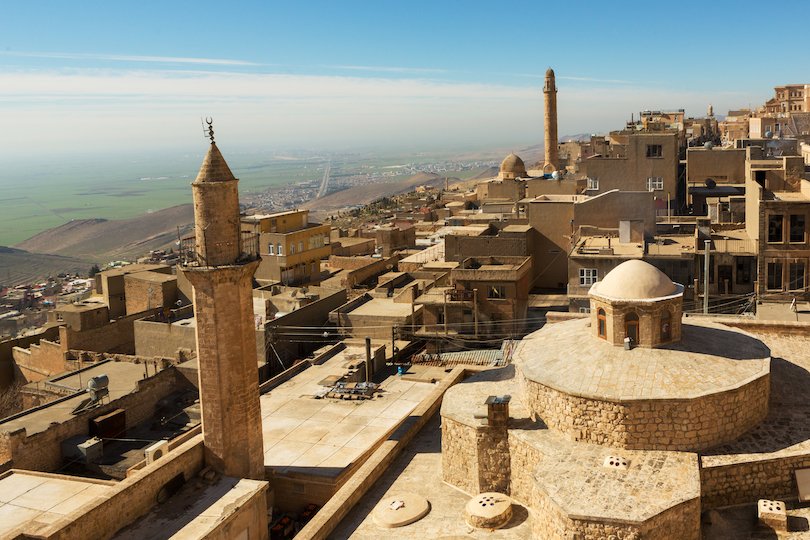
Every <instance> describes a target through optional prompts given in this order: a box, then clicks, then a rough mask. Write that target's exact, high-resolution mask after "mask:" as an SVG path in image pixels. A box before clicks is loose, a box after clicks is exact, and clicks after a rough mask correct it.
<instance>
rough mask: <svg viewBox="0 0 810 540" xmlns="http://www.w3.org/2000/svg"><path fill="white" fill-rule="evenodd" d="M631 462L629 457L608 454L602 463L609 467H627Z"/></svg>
mask: <svg viewBox="0 0 810 540" xmlns="http://www.w3.org/2000/svg"><path fill="white" fill-rule="evenodd" d="M628 464H629V462H628V461H627V458H624V457H622V456H607V457H605V461H604V462H603V463H602V466H604V467H607V468H609V469H626V468H627V466H628Z"/></svg>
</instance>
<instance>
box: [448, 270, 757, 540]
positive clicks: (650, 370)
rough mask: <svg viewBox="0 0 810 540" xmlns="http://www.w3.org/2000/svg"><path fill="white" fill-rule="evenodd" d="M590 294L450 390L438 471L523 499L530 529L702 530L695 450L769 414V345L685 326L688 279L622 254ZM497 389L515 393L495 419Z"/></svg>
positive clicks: (650, 534) (630, 534)
mask: <svg viewBox="0 0 810 540" xmlns="http://www.w3.org/2000/svg"><path fill="white" fill-rule="evenodd" d="M590 297H591V315H590V317H588V318H582V319H575V320H571V321H566V322H561V323H556V324H552V325H548V326H546V327H544V328H542V329H541V330H538V331H537V332H534V333H532V334H530V335H528V336H526V337H525V338H524V339H523V340H522V342H521V343H520V345H519V346H518V348H517V350H516V352H515V355H514V362H515V363H514V365H512V366H508V367H507V368H503V369H501V370H493V371H488V372H483V373H480V374H477V375H474V376H472V377H470V379H468V380H467V381H465V383H463V384H459V385H456V386H454V387H452V388H450V389H449V390H448V391H447V393H446V394H445V397H444V401H443V403H442V410H441V414H442V476H443V479H444V480H445V481H446V482H448V483H450V484H452V485H455V486H456V487H458V488H460V489H462V490H464V491H467V492H468V493H471V494H473V495H475V494H477V493H480V492H485V491H500V492H503V493H508V494H509V495H510V496H512V497H513V498H514V499H516V500H517V501H519V502H521V503H523V504H526V505H527V506H529V507H531V508H532V509H533V510H534V512H535V513H536V515H537V519H535V520H534V521H533V529H534V534H535V535H536V537H538V538H548V539H558V538H559V539H562V538H580V539H582V540H591V539H597V538H609V537H615V538H618V539H622V540H626V539H634V538H655V539H672V540H675V539H678V540H689V539H693V540H697V539H698V538H699V537H700V511H701V499H700V496H701V474H700V461H699V459H698V457H697V454H696V453H695V452H699V451H703V450H705V449H708V448H712V447H716V446H717V445H722V444H726V443H729V442H731V441H734V440H736V439H737V438H739V437H740V436H742V435H743V434H745V433H746V432H747V431H749V430H751V429H752V428H753V427H755V426H756V425H757V424H759V423H760V422H761V421H762V420H763V419H764V418H765V417H766V415H767V413H768V400H769V396H770V350H769V349H768V348H767V347H766V346H765V344H764V343H762V342H761V341H760V340H759V339H757V338H755V337H754V336H752V335H750V334H747V333H745V332H743V331H740V330H737V329H733V328H729V327H726V326H724V325H721V324H717V323H714V322H711V321H708V320H702V321H701V320H697V319H687V322H686V323H684V322H683V321H682V319H683V316H682V309H683V308H682V302H683V287H682V286H681V285H679V284H677V283H673V282H672V281H671V280H669V279H668V278H667V277H666V276H665V275H664V274H663V273H661V272H660V271H659V270H657V269H656V268H654V267H652V266H651V265H649V264H647V263H645V262H643V261H628V262H626V263H623V264H622V265H619V266H618V267H617V268H615V269H614V270H613V271H612V272H610V273H609V274H608V275H607V276H605V278H604V280H603V281H602V282H598V283H597V284H595V285H594V286H593V287H592V289H591V291H590ZM627 337H629V338H630V339H631V343H632V345H633V346H631V347H624V344H625V338H627ZM498 395H510V396H511V402H510V404H509V405H510V412H509V419H508V421H505V422H498V423H492V422H491V421H490V420H488V419H485V418H487V415H485V414H483V411H482V409H483V407H484V403H491V402H493V400H492V399H491V396H498ZM488 398H490V399H488Z"/></svg>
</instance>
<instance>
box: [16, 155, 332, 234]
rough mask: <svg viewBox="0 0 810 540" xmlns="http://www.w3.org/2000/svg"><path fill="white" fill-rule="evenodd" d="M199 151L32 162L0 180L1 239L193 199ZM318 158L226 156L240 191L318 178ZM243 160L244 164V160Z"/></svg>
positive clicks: (244, 191)
mask: <svg viewBox="0 0 810 540" xmlns="http://www.w3.org/2000/svg"><path fill="white" fill-rule="evenodd" d="M201 161H202V156H182V157H180V158H176V159H175V158H173V159H164V160H150V161H146V160H143V161H137V160H129V161H126V160H121V161H119V162H116V163H101V164H98V163H94V164H89V163H88V164H85V163H68V164H66V163H64V162H62V163H54V164H41V163H35V164H31V167H30V168H29V169H26V170H12V171H11V172H10V174H7V175H6V174H4V178H3V179H2V181H0V245H14V244H16V243H18V242H21V241H23V240H25V239H27V238H30V237H31V236H33V235H35V234H37V233H39V232H41V231H43V230H45V229H49V228H51V227H56V226H58V225H62V224H63V223H66V222H68V221H70V220H72V219H84V218H105V219H122V218H129V217H134V216H137V215H141V214H144V213H147V212H150V211H153V210H159V209H162V208H167V207H169V206H174V205H177V204H184V203H190V202H191V188H190V187H189V184H190V183H191V181H192V180H193V179H194V177H195V176H196V174H197V170H198V169H199V166H200V162H201ZM319 161H320V160H317V161H289V160H273V159H268V158H267V157H264V158H262V157H261V156H250V155H244V156H242V155H240V156H236V157H234V158H229V163H230V165H231V167H232V168H233V170H234V174H235V175H236V176H237V177H238V178H239V179H240V186H239V187H240V191H241V192H242V193H249V192H255V191H262V190H264V189H266V188H268V187H271V186H274V185H280V184H285V183H288V182H303V181H309V180H318V179H320V178H321V176H322V174H323V173H322V172H319V171H318V170H317V168H318V163H319ZM242 164H244V165H242Z"/></svg>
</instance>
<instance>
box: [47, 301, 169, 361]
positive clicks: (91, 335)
mask: <svg viewBox="0 0 810 540" xmlns="http://www.w3.org/2000/svg"><path fill="white" fill-rule="evenodd" d="M157 311H158V310H157V309H152V310H149V311H144V312H143V313H136V314H134V315H127V316H126V317H121V318H120V319H117V320H115V321H111V322H110V324H107V325H104V326H102V327H100V328H93V329H92V330H86V331H80V332H77V331H75V330H72V329H70V328H68V327H66V326H60V327H59V342H60V343H61V344H62V347H63V348H64V349H65V350H68V349H79V350H82V351H96V352H116V353H124V354H134V353H135V321H136V320H137V319H141V318H143V317H148V316H150V315H154V314H155V313H157Z"/></svg>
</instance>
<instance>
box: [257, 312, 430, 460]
mask: <svg viewBox="0 0 810 540" xmlns="http://www.w3.org/2000/svg"><path fill="white" fill-rule="evenodd" d="M409 309H410V308H409ZM363 358H365V348H364V347H347V348H346V349H345V350H344V351H342V352H341V353H340V354H338V355H337V356H335V357H333V358H330V359H329V360H327V361H326V362H324V363H323V364H320V365H313V366H311V367H309V368H307V369H305V370H304V371H302V372H301V373H299V374H298V375H296V376H295V377H293V378H292V379H291V380H289V381H287V382H285V383H283V384H281V385H279V386H278V387H276V388H274V389H273V390H271V391H270V392H268V393H266V394H263V395H262V396H261V398H260V401H261V411H262V430H263V435H264V464H265V466H266V467H273V468H274V469H276V470H277V471H279V472H295V471H296V470H299V469H300V470H301V471H302V472H306V473H307V474H319V475H323V476H338V475H339V474H340V473H342V472H343V470H345V469H346V468H347V467H349V466H350V465H352V464H353V463H354V462H356V461H357V460H358V459H359V458H360V457H361V456H362V455H363V454H365V453H366V452H367V451H368V450H370V449H371V448H372V447H373V446H375V445H376V444H377V442H378V441H379V440H380V438H381V437H383V436H384V435H386V434H387V433H388V432H389V431H390V430H391V429H392V428H393V427H394V426H396V425H397V424H398V423H399V422H400V421H401V420H402V419H403V418H405V417H406V416H407V415H408V414H410V412H411V411H412V410H413V409H414V408H415V407H416V405H417V404H418V403H419V402H420V401H422V399H424V398H425V397H426V396H427V395H428V394H429V393H430V392H431V391H433V389H434V388H435V385H434V384H431V383H428V382H417V381H406V380H403V379H401V378H399V377H397V376H395V375H394V376H391V377H388V378H387V379H385V380H384V381H382V383H381V387H380V392H379V393H377V394H376V395H375V397H374V398H373V399H369V400H358V401H349V400H339V399H338V400H336V399H328V398H324V399H316V398H315V397H314V395H315V394H316V393H318V392H320V391H322V390H324V389H325V388H326V387H325V386H322V385H321V382H322V381H324V380H325V379H328V378H330V377H340V376H342V375H344V374H345V373H346V371H347V370H348V366H349V365H351V364H357V363H358V362H359V361H361V360H362V359H363Z"/></svg>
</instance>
